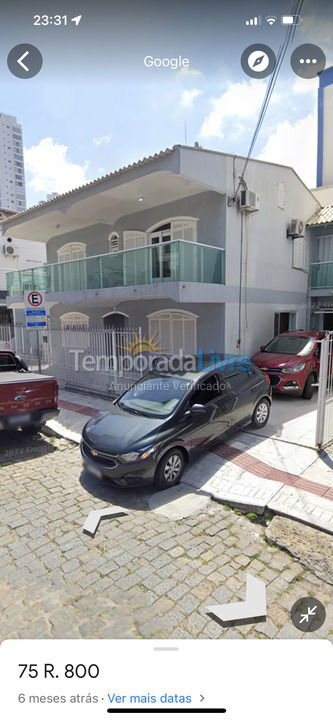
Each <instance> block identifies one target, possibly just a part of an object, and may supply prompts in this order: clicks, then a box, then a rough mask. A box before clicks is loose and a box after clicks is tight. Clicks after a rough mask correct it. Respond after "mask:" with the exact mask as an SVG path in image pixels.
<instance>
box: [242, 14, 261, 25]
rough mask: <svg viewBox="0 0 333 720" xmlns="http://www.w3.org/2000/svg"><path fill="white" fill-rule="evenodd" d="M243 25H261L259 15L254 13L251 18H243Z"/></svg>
mask: <svg viewBox="0 0 333 720" xmlns="http://www.w3.org/2000/svg"><path fill="white" fill-rule="evenodd" d="M245 25H251V26H254V25H261V15H256V16H255V17H253V18H249V19H248V20H245Z"/></svg>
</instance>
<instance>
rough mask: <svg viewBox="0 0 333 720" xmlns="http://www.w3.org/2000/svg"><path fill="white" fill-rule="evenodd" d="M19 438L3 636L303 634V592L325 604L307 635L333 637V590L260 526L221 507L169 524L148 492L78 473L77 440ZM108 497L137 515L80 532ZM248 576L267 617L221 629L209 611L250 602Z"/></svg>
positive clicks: (5, 561) (6, 468) (10, 478)
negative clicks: (299, 619)
mask: <svg viewBox="0 0 333 720" xmlns="http://www.w3.org/2000/svg"><path fill="white" fill-rule="evenodd" d="M17 435H18V433H16V434H15V433H12V434H11V435H8V437H7V436H6V439H4V437H2V439H1V442H2V443H3V445H2V447H1V451H0V462H1V469H0V478H1V485H0V488H1V489H0V493H1V500H0V505H1V530H0V532H1V551H0V553H1V558H0V560H1V562H0V566H1V571H0V574H1V584H0V588H1V589H0V611H1V640H3V639H5V638H89V637H91V638H154V637H159V638H170V637H171V638H223V637H226V638H242V637H251V638H267V637H268V638H299V637H302V635H303V634H302V633H301V632H299V631H298V630H296V628H294V626H293V625H292V623H291V621H290V610H291V607H292V605H293V603H294V602H295V601H296V600H297V599H299V598H301V597H305V596H315V597H317V598H318V599H320V600H321V601H322V602H323V603H324V605H325V607H326V611H327V617H326V622H325V624H324V625H323V627H322V628H321V629H320V630H319V631H318V632H317V633H309V634H307V637H325V638H327V637H328V638H329V639H331V640H333V597H332V596H333V588H332V585H330V584H328V583H326V582H324V581H322V580H320V579H319V578H318V577H316V575H315V574H313V572H310V571H309V570H308V569H307V568H305V567H304V566H303V565H301V564H300V563H299V562H296V561H295V560H294V559H293V558H292V557H291V556H290V555H289V554H288V553H287V552H284V551H282V550H280V549H278V548H277V547H275V546H272V545H270V544H268V543H267V541H266V540H265V537H264V530H265V528H264V527H263V526H261V525H259V524H255V523H253V522H251V521H250V520H249V519H248V518H247V517H245V516H244V515H241V514H239V513H236V512H235V511H234V510H231V509H229V508H227V507H225V506H223V505H222V504H218V503H215V502H211V503H210V504H209V505H208V509H207V510H206V511H205V512H201V513H199V514H198V515H195V516H192V517H189V518H187V519H185V520H184V519H183V520H178V521H175V520H170V519H168V518H167V517H163V516H161V515H157V514H156V513H155V512H152V511H151V510H149V509H148V502H147V499H148V497H149V496H150V495H151V494H152V492H154V491H153V490H152V489H151V488H149V489H143V490H135V491H133V490H131V491H128V490H124V491H119V490H113V489H110V487H109V486H108V485H107V483H106V482H101V481H97V480H96V479H94V478H93V477H92V476H89V475H88V474H87V473H85V472H82V465H81V457H80V452H79V449H78V447H77V446H75V445H73V444H71V443H70V442H68V441H66V440H59V439H56V438H49V437H46V436H42V435H35V436H33V437H32V438H31V437H30V438H29V436H23V435H22V434H20V438H18V437H17ZM191 492H193V488H192V489H191ZM108 502H111V503H114V504H117V505H122V506H123V507H126V508H127V509H128V511H129V514H128V515H127V516H123V517H120V518H117V519H112V520H104V521H102V522H101V524H100V526H99V529H98V531H97V533H96V535H95V537H94V538H91V537H89V536H88V535H85V534H83V532H82V525H83V522H84V521H85V519H86V517H87V515H88V513H89V512H90V510H92V509H97V508H102V507H105V505H106V504H107V503H108ZM246 572H251V573H253V574H254V575H255V576H256V577H258V578H261V579H262V580H263V581H264V582H265V583H266V586H267V602H268V613H267V621H266V622H265V623H258V624H257V625H255V626H254V625H243V626H241V627H237V628H236V627H234V628H222V627H221V626H220V625H219V624H217V622H215V621H214V620H213V619H210V618H209V616H208V615H207V614H206V609H207V606H209V605H214V604H217V603H219V602H221V603H225V602H229V601H237V600H242V599H244V593H245V581H246V577H245V573H246Z"/></svg>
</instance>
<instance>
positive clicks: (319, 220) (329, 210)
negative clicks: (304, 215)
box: [307, 205, 333, 225]
mask: <svg viewBox="0 0 333 720" xmlns="http://www.w3.org/2000/svg"><path fill="white" fill-rule="evenodd" d="M326 223H333V205H325V207H322V208H320V210H317V212H315V214H314V215H312V217H311V218H310V220H308V222H307V225H325V224H326Z"/></svg>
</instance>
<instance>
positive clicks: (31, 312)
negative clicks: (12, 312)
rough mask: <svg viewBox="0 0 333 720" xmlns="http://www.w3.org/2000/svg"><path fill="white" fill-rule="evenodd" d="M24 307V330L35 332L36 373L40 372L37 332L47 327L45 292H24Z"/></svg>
mask: <svg viewBox="0 0 333 720" xmlns="http://www.w3.org/2000/svg"><path fill="white" fill-rule="evenodd" d="M24 307H25V325H26V328H28V329H30V330H33V329H34V330H36V346H37V361H38V372H41V356H40V342H39V332H38V330H41V329H43V328H46V327H47V311H46V307H45V292H43V291H40V290H26V292H25V293H24Z"/></svg>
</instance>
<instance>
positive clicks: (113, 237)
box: [108, 231, 119, 253]
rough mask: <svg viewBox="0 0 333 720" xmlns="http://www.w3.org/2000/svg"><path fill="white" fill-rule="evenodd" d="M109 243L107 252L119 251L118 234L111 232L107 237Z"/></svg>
mask: <svg viewBox="0 0 333 720" xmlns="http://www.w3.org/2000/svg"><path fill="white" fill-rule="evenodd" d="M108 242H109V252H110V253H115V252H118V251H119V233H117V232H114V231H113V232H111V233H110V235H109V237H108Z"/></svg>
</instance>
